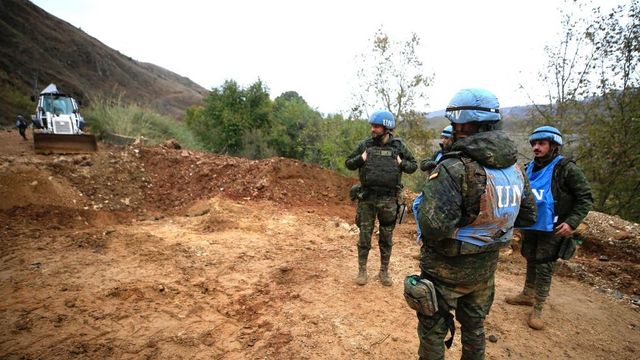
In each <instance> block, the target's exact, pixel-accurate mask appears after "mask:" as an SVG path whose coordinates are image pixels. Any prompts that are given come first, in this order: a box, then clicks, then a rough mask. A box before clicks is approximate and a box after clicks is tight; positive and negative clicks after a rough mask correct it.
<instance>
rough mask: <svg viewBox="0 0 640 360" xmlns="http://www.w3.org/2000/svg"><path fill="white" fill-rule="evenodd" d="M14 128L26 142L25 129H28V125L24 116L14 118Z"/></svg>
mask: <svg viewBox="0 0 640 360" xmlns="http://www.w3.org/2000/svg"><path fill="white" fill-rule="evenodd" d="M16 127H17V128H18V132H19V133H20V136H22V138H23V139H24V140H27V128H28V127H29V124H28V123H27V119H25V118H24V116H22V115H18V116H16Z"/></svg>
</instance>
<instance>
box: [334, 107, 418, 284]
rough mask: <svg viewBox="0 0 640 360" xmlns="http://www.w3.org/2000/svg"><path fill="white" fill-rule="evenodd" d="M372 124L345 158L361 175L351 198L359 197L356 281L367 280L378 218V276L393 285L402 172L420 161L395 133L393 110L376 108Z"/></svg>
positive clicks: (370, 118)
mask: <svg viewBox="0 0 640 360" xmlns="http://www.w3.org/2000/svg"><path fill="white" fill-rule="evenodd" d="M369 124H371V137H370V138H368V139H365V140H363V141H362V142H360V143H359V144H358V146H357V147H356V149H355V150H354V151H353V153H351V155H349V157H348V158H347V160H346V161H345V165H346V167H347V169H349V170H356V169H357V170H358V176H359V179H360V186H359V187H358V186H357V187H356V188H355V189H354V191H352V192H353V194H352V198H353V199H357V200H358V208H357V211H356V225H357V226H358V228H359V229H360V237H359V240H358V275H357V277H356V283H357V284H358V285H365V284H366V283H367V259H368V257H369V250H370V249H371V236H372V234H373V229H374V224H375V220H376V218H377V219H378V222H379V237H378V246H379V248H380V272H379V274H378V278H379V280H380V282H381V283H382V285H384V286H391V285H393V280H392V279H391V277H390V275H389V261H390V259H391V248H392V247H393V240H392V235H393V229H394V228H395V225H396V218H397V216H398V209H399V206H400V205H401V204H400V203H401V201H399V198H400V197H401V191H402V182H401V180H402V173H403V172H405V173H408V174H411V173H413V172H415V171H416V169H417V168H418V164H417V162H416V160H415V159H414V157H413V155H412V153H411V151H409V149H408V148H407V146H406V145H405V144H404V142H403V141H402V139H401V138H399V137H394V136H393V133H392V131H393V129H395V127H396V119H395V117H394V115H393V114H392V113H391V112H389V111H386V110H378V111H375V112H374V113H373V114H371V116H370V117H369Z"/></svg>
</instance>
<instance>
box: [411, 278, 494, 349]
mask: <svg viewBox="0 0 640 360" xmlns="http://www.w3.org/2000/svg"><path fill="white" fill-rule="evenodd" d="M494 279H495V277H494V276H491V278H490V279H489V280H488V281H485V282H481V283H477V284H471V285H458V286H452V285H445V284H442V283H440V282H438V281H435V282H434V285H435V288H436V291H437V292H438V304H441V303H443V302H445V303H446V304H447V305H448V306H449V308H450V309H455V317H456V319H458V322H460V330H461V332H462V336H461V338H462V357H461V359H465V360H466V359H484V349H485V337H484V319H485V318H486V317H487V315H488V314H489V310H491V304H493V298H494V296H495V281H494ZM440 307H442V305H440ZM417 315H418V339H419V340H420V347H419V349H418V355H419V356H420V359H425V360H427V359H428V360H433V359H444V339H445V336H446V335H447V333H448V331H449V327H448V326H447V324H446V321H445V318H444V317H443V316H442V314H440V313H436V314H435V315H433V316H425V315H422V314H420V313H417Z"/></svg>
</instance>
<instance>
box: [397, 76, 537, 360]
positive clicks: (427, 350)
mask: <svg viewBox="0 0 640 360" xmlns="http://www.w3.org/2000/svg"><path fill="white" fill-rule="evenodd" d="M445 114H446V117H447V119H449V121H451V123H452V127H453V144H452V145H451V151H449V152H447V153H446V154H444V155H443V158H442V159H441V160H440V161H439V162H438V164H437V165H436V167H435V168H434V169H433V171H432V172H431V175H430V176H429V178H428V180H427V182H426V183H425V184H424V186H423V187H422V192H423V196H424V197H423V199H422V201H421V202H420V203H419V205H418V209H419V215H418V222H419V225H420V228H421V229H422V240H423V244H422V247H421V251H420V255H421V256H420V270H421V272H420V275H419V276H417V275H412V276H408V277H407V278H406V279H405V282H404V295H405V299H406V300H407V303H408V305H409V306H410V307H411V308H412V309H413V310H415V311H416V315H417V317H418V326H417V332H418V338H419V341H420V345H419V349H418V354H419V356H420V359H444V351H445V345H446V346H447V348H449V347H450V346H451V345H452V343H453V337H454V333H455V323H454V316H453V314H452V313H451V312H452V311H455V317H456V318H457V320H458V321H459V322H460V324H461V330H462V337H461V338H462V359H483V358H484V354H485V333H484V320H485V318H486V316H487V315H488V314H489V310H490V309H491V305H492V303H493V299H494V295H495V280H494V279H495V271H496V267H497V263H498V256H499V250H500V249H501V248H503V247H508V246H509V245H510V242H511V239H512V236H513V228H514V226H528V225H531V224H533V223H534V222H535V220H536V208H535V203H534V199H533V194H532V193H531V189H530V187H529V183H528V181H527V178H526V176H525V175H524V173H523V171H522V170H521V169H520V168H519V167H518V165H517V164H516V155H517V149H516V146H515V144H514V143H513V141H511V140H510V139H509V138H508V137H507V135H506V134H505V133H504V132H502V131H500V130H499V127H500V121H501V119H502V117H501V114H500V111H499V103H498V99H497V98H496V96H495V95H494V94H493V93H491V92H489V91H487V90H485V89H479V88H472V89H463V90H460V91H459V92H458V93H456V94H455V95H454V97H453V98H452V99H451V101H450V102H449V105H448V106H447V108H446V113H445ZM481 209H482V211H480V210H481ZM447 332H450V334H451V336H450V338H449V339H447V340H446V341H445V337H446V335H447Z"/></svg>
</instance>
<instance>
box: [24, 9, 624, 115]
mask: <svg viewBox="0 0 640 360" xmlns="http://www.w3.org/2000/svg"><path fill="white" fill-rule="evenodd" d="M621 2H623V1H622V0H599V1H595V3H596V4H599V5H601V6H602V7H603V8H606V9H609V8H611V7H612V6H613V5H615V4H617V3H621ZM34 3H35V4H36V5H38V6H40V7H42V8H43V9H44V10H46V11H47V12H49V13H51V14H53V15H55V16H57V17H59V18H61V19H63V20H65V21H67V22H69V23H71V24H72V25H74V26H77V27H80V28H82V30H83V31H85V32H86V33H88V34H89V35H91V36H93V37H95V38H97V39H98V40H100V41H101V42H103V43H104V44H106V45H107V46H109V47H111V48H113V49H116V50H118V51H120V52H121V53H123V54H125V55H127V56H131V57H133V58H134V59H136V60H139V61H143V62H150V63H153V64H156V65H159V66H162V67H164V68H166V69H168V70H171V71H173V72H176V73H178V74H180V75H182V76H186V77H188V78H190V79H191V80H193V81H195V82H196V83H198V84H200V85H201V86H203V87H205V88H207V89H211V88H212V87H218V86H220V85H221V84H222V83H223V82H224V81H225V80H227V79H233V80H236V81H237V82H238V83H240V84H241V85H243V86H246V85H250V84H251V83H253V82H255V81H256V80H257V79H258V78H260V79H262V81H263V82H264V83H265V84H266V85H267V86H268V87H269V89H270V93H271V98H272V99H273V98H275V97H277V96H278V95H279V94H281V93H282V92H284V91H289V90H295V91H297V92H298V93H299V94H300V95H301V96H302V97H304V98H305V100H306V101H307V103H309V105H311V106H312V107H314V108H317V109H318V110H319V111H321V112H324V113H336V112H342V113H345V114H346V111H347V109H348V108H349V107H350V99H351V93H352V92H353V91H354V82H355V81H354V80H355V73H356V70H357V65H356V57H357V56H358V55H359V54H362V53H364V52H367V51H370V49H371V45H370V42H369V40H370V39H371V38H372V37H373V35H374V34H375V32H376V30H377V29H378V28H380V27H381V26H382V27H383V29H384V30H385V32H386V33H387V34H388V35H389V36H390V38H391V39H392V40H406V39H408V38H409V36H410V34H411V33H412V32H415V33H417V34H418V36H419V37H420V39H421V40H422V44H421V47H420V48H419V55H420V57H421V59H422V60H423V62H424V64H425V67H426V69H427V70H428V71H429V72H433V73H435V81H434V83H433V86H432V87H431V88H430V89H429V100H428V102H429V104H428V105H426V106H425V109H423V110H424V111H435V110H439V109H443V108H444V107H446V105H447V102H448V101H449V99H450V98H451V97H452V96H453V94H454V93H455V92H456V91H457V90H459V89H461V88H466V87H484V88H487V89H488V90H491V91H493V92H494V93H496V95H497V96H498V99H499V100H500V103H501V106H513V105H526V104H528V103H529V100H528V98H527V95H526V94H525V93H524V92H522V91H520V90H519V89H518V87H519V86H518V84H519V83H523V84H525V86H526V87H527V90H528V92H530V93H531V95H532V96H533V97H534V98H536V100H538V101H541V100H542V99H543V94H544V89H542V88H541V86H540V85H539V84H538V83H537V80H536V79H537V74H538V72H539V71H540V70H541V69H542V66H543V64H544V62H545V56H544V51H543V49H544V46H545V45H546V44H555V43H557V42H558V41H559V36H558V33H559V31H560V25H559V23H560V16H559V12H558V6H560V5H562V3H563V2H562V1H558V0H555V1H554V0H535V1H500V0H483V1H477V0H475V1H474V0H468V1H462V0H448V1H425V0H416V1H409V0H406V1H405V0H396V1H377V0H369V1H356V0H352V1H349V0H335V1H334V0H323V1H311V0H308V1H301V0H298V1H295V0H291V1H284V0H282V1H279V0H272V1H260V0H235V1H205V0H200V1H198V0H180V1H169V2H165V1H151V0H111V1H101V0H100V1H99V0H36V1H34Z"/></svg>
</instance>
